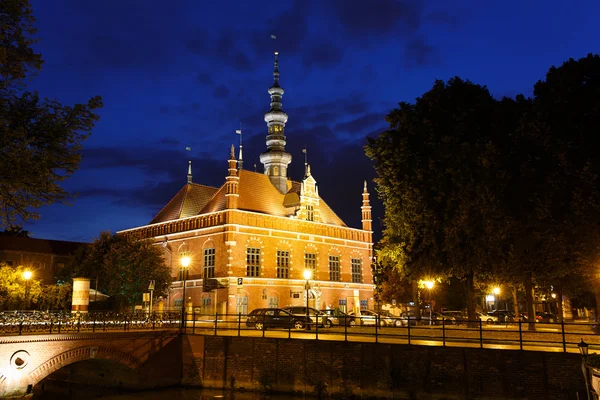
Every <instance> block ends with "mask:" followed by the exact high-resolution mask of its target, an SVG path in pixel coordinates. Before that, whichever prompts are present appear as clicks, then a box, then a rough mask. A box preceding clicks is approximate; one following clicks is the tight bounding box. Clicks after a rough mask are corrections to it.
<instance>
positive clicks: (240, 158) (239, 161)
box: [235, 122, 244, 170]
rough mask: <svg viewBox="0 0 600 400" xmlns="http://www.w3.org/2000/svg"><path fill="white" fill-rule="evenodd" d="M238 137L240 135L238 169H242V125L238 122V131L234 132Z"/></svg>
mask: <svg viewBox="0 0 600 400" xmlns="http://www.w3.org/2000/svg"><path fill="white" fill-rule="evenodd" d="M235 133H237V134H238V135H240V157H239V159H238V169H240V170H241V169H244V159H243V157H242V123H241V122H240V129H237V130H236V131H235Z"/></svg>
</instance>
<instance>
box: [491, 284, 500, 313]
mask: <svg viewBox="0 0 600 400" xmlns="http://www.w3.org/2000/svg"><path fill="white" fill-rule="evenodd" d="M492 293H494V308H495V309H496V310H497V309H498V295H499V294H500V287H498V286H496V287H495V288H494V289H492Z"/></svg>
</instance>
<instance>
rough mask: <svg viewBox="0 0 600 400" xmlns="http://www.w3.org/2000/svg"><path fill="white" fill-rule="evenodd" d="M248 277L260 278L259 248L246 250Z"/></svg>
mask: <svg viewBox="0 0 600 400" xmlns="http://www.w3.org/2000/svg"><path fill="white" fill-rule="evenodd" d="M246 276H260V249H259V248H258V247H248V248H247V249H246Z"/></svg>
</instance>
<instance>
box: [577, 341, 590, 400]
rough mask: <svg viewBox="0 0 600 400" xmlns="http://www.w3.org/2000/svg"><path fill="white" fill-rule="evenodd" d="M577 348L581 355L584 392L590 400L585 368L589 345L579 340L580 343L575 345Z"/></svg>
mask: <svg viewBox="0 0 600 400" xmlns="http://www.w3.org/2000/svg"><path fill="white" fill-rule="evenodd" d="M577 347H579V353H580V354H581V372H583V378H584V379H585V391H586V393H587V398H588V400H590V384H589V382H588V380H589V377H588V371H587V368H586V367H585V359H586V358H587V355H588V351H589V348H588V347H589V345H588V344H587V343H586V342H584V341H583V338H582V339H581V342H580V343H579V344H578V345H577Z"/></svg>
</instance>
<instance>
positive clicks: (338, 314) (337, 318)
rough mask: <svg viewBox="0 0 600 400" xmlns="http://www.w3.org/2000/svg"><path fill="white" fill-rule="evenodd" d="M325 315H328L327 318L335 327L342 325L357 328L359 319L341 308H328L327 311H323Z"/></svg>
mask: <svg viewBox="0 0 600 400" xmlns="http://www.w3.org/2000/svg"><path fill="white" fill-rule="evenodd" d="M321 311H322V312H323V313H325V314H326V315H327V318H329V319H330V320H331V322H332V323H333V325H342V326H344V324H345V325H347V326H356V325H357V319H356V316H353V315H349V314H346V313H345V312H344V311H342V310H340V309H339V308H327V309H325V310H321Z"/></svg>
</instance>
